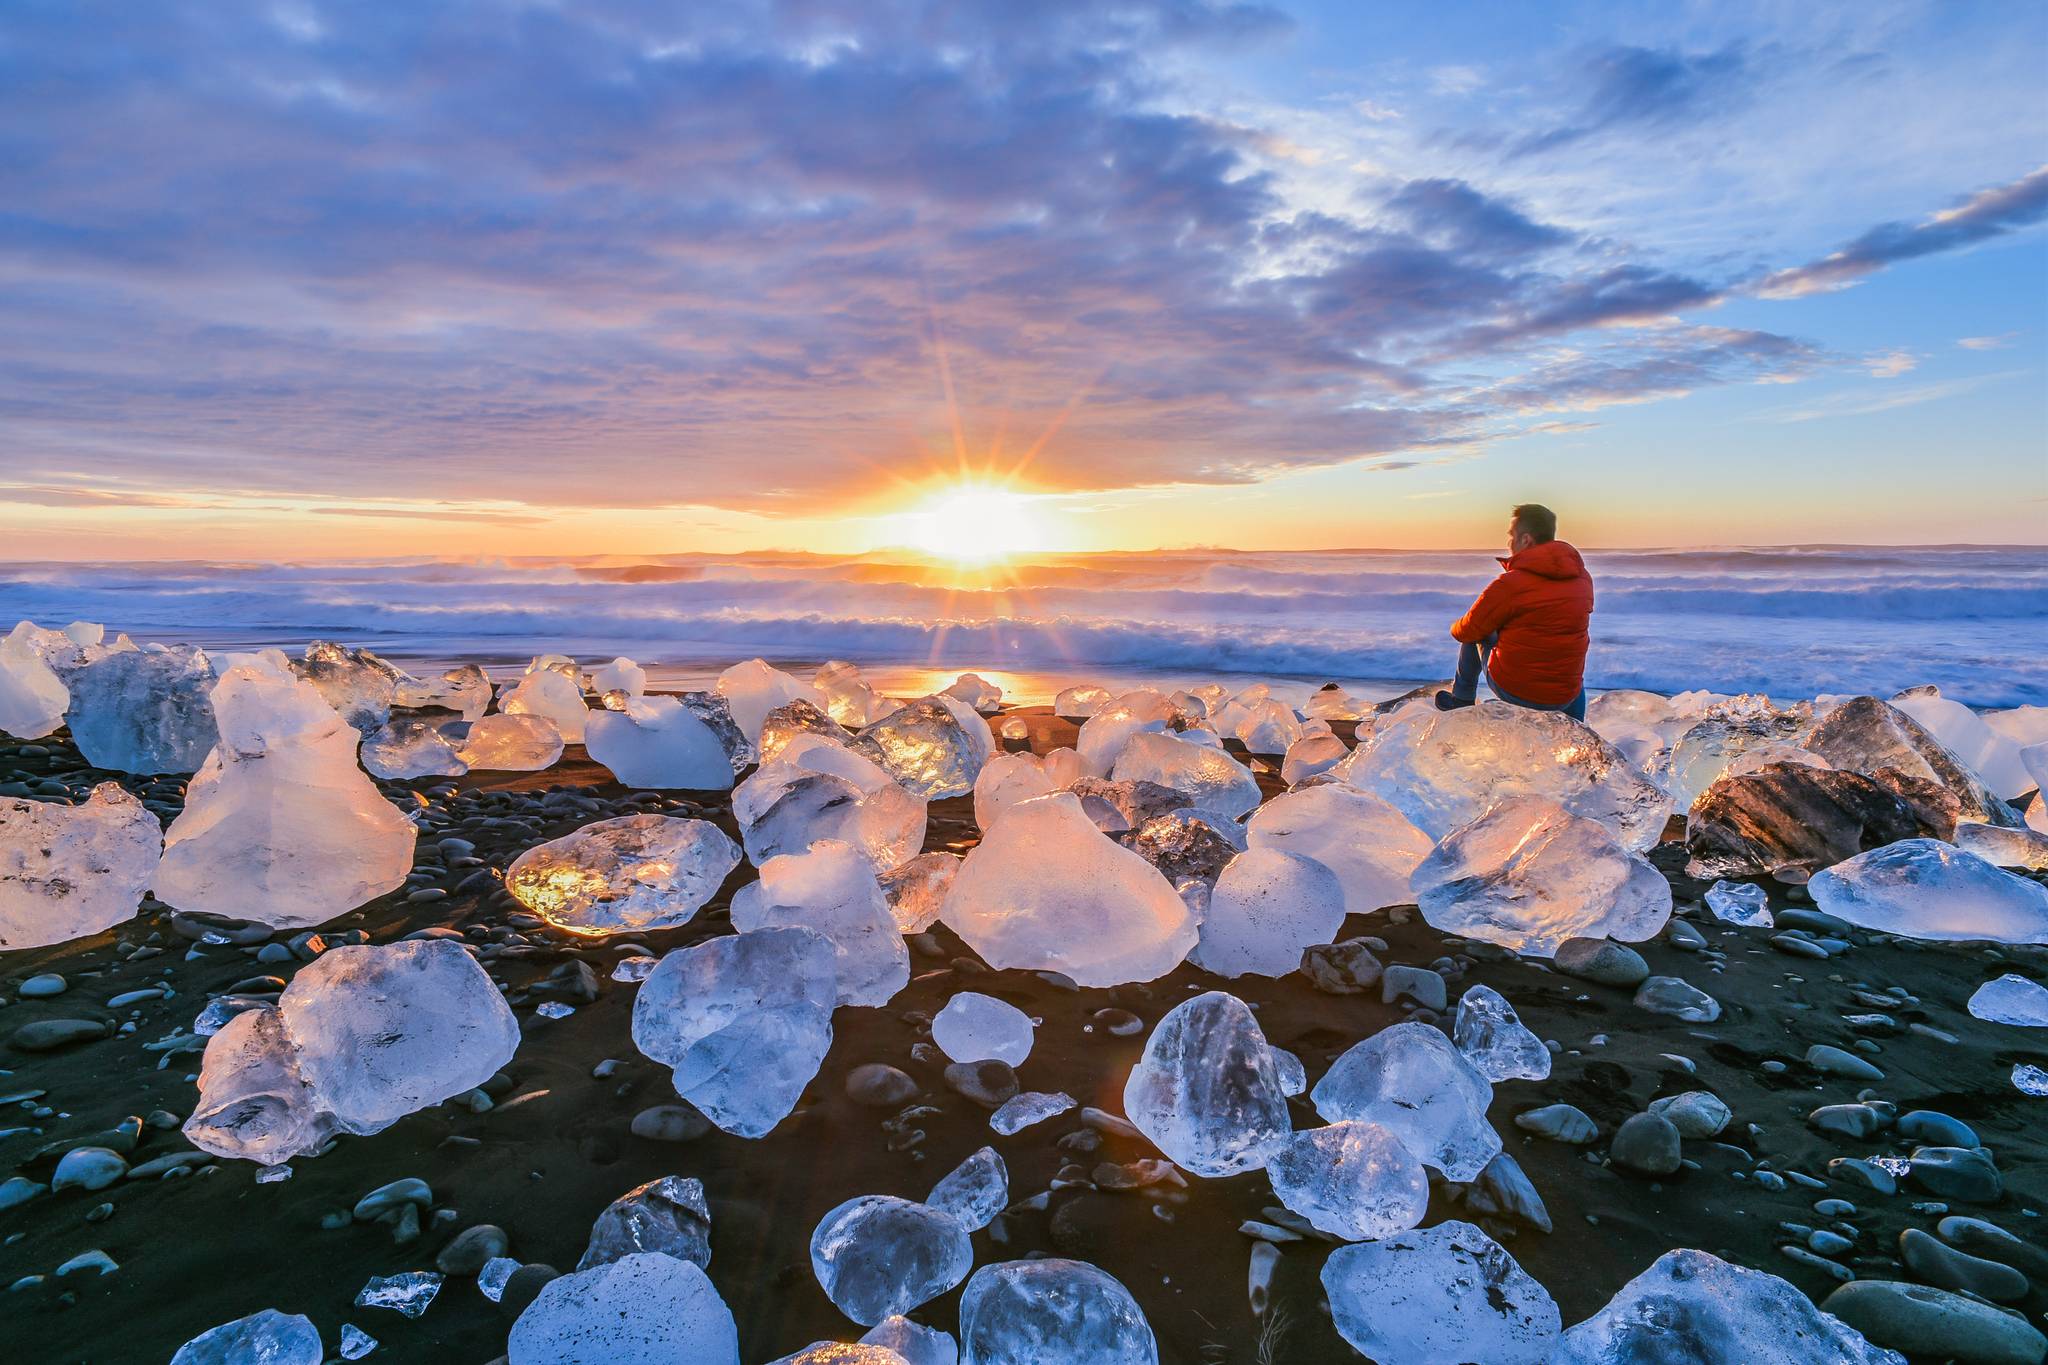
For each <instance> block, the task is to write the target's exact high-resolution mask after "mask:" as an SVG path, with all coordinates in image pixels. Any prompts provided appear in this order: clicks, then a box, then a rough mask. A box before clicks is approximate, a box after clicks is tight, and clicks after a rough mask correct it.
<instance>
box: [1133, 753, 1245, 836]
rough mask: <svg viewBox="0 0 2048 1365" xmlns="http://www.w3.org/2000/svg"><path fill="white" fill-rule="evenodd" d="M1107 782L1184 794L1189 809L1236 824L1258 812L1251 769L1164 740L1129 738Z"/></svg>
mask: <svg viewBox="0 0 2048 1365" xmlns="http://www.w3.org/2000/svg"><path fill="white" fill-rule="evenodd" d="M1110 777H1111V779H1112V780H1114V781H1118V782H1156V783H1158V784H1159V785H1160V786H1162V787H1171V788H1173V789H1174V790H1175V791H1178V792H1182V793H1184V794H1185V795H1186V796H1187V798H1188V804H1189V805H1191V806H1199V807H1200V808H1201V809H1203V810H1213V811H1217V812H1220V813H1222V814H1224V815H1227V816H1230V817H1231V818H1232V819H1236V818H1238V817H1240V816H1242V815H1245V814H1246V813H1248V812H1249V811H1251V810H1253V809H1255V808H1257V806H1258V804H1259V780H1258V779H1257V778H1256V777H1253V776H1252V773H1251V769H1249V768H1247V767H1245V766H1244V764H1242V763H1239V762H1238V761H1237V760H1236V759H1234V758H1232V757H1231V756H1230V755H1229V754H1227V753H1224V752H1223V751H1222V750H1221V749H1212V748H1210V747H1208V746H1207V745H1205V744H1190V743H1189V742H1188V741H1186V740H1184V739H1176V738H1175V737H1174V736H1172V735H1166V734H1149V733H1147V734H1137V735H1133V736H1131V739H1130V742H1129V743H1128V744H1126V745H1124V747H1123V749H1122V750H1121V751H1120V752H1119V753H1118V754H1117V757H1116V764H1115V766H1114V768H1112V770H1111V772H1110Z"/></svg>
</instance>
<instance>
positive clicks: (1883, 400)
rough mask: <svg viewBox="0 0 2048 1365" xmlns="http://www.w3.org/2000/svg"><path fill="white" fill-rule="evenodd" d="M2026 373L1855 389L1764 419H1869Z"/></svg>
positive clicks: (1763, 415)
mask: <svg viewBox="0 0 2048 1365" xmlns="http://www.w3.org/2000/svg"><path fill="white" fill-rule="evenodd" d="M2025 373H2027V372H2026V371H2024V370H2006V371H2003V372H2001V373H1998V374H1979V375H1970V376H1968V377H1966V378H1962V379H1945V380H1941V381H1938V382H1936V383H1931V384H1917V385H1914V386H1912V387H1910V388H1900V387H1887V388H1884V389H1881V390H1878V391H1875V392H1872V391H1870V390H1852V391H1849V392H1845V393H1832V394H1828V395H1826V396H1824V397H1821V398H1817V399H1815V400H1813V401H1812V402H1809V403H1803V404H1799V405H1797V406H1794V407H1787V408H1778V409H1776V410H1774V411H1771V412H1767V413H1763V414H1761V416H1762V418H1763V419H1764V420H1766V421H1772V422H1816V421H1820V420H1823V419H1825V418H1831V417H1867V416H1869V415H1870V414H1872V413H1879V412H1892V411H1895V410H1897V409H1899V408H1910V407H1917V406H1919V405H1920V404H1922V403H1933V402H1938V401H1940V400H1941V399H1944V398H1955V397H1957V396H1959V395H1961V394H1966V393H1972V392H1974V391H1976V390H1977V389H1981V388H1983V387H1984V386H1985V385H1987V384H1993V383H1996V382H1998V381H1999V380H2002V379H2011V378H2013V377H2015V376H2017V375H2021V374H2025Z"/></svg>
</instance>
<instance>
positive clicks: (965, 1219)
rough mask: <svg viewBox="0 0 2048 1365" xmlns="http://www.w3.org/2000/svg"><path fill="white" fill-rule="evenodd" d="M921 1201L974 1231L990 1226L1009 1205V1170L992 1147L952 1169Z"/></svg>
mask: <svg viewBox="0 0 2048 1365" xmlns="http://www.w3.org/2000/svg"><path fill="white" fill-rule="evenodd" d="M924 1202H925V1203H927V1204H929V1205H931V1206H932V1207H933V1208H935V1209H939V1210H942V1211H944V1212H946V1213H950V1214H952V1215H953V1216H954V1217H955V1218H958V1219H959V1220H960V1222H961V1223H962V1224H963V1225H965V1227H966V1228H967V1230H968V1231H969V1232H975V1231H978V1230H980V1229H981V1228H985V1227H987V1226H988V1225H989V1223H990V1221H991V1220H993V1219H994V1218H995V1216H996V1215H997V1214H999V1213H1001V1212H1002V1211H1003V1209H1004V1207H1005V1206H1006V1205H1008V1204H1009V1202H1010V1171H1009V1168H1008V1167H1007V1166H1005V1165H1003V1159H1002V1157H1000V1156H998V1155H996V1149H995V1148H993V1147H983V1148H982V1149H981V1150H980V1151H978V1152H976V1153H975V1154H974V1155H972V1156H970V1157H968V1158H967V1160H965V1161H963V1162H961V1163H960V1164H959V1165H958V1166H955V1167H954V1168H953V1169H952V1170H951V1171H950V1172H948V1173H947V1174H946V1176H945V1177H944V1178H943V1179H941V1180H940V1181H939V1183H938V1184H936V1185H934V1186H932V1192H931V1193H930V1194H928V1195H926V1196H925V1197H924Z"/></svg>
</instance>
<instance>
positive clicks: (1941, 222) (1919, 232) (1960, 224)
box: [1757, 166, 2048, 299]
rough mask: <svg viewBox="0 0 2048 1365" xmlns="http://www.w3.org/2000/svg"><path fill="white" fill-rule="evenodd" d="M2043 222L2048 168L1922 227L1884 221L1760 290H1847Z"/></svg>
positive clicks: (1785, 294)
mask: <svg viewBox="0 0 2048 1365" xmlns="http://www.w3.org/2000/svg"><path fill="white" fill-rule="evenodd" d="M2043 218H2048V166H2043V167H2041V168H2040V169H2039V170H2036V171H2033V172H2032V173H2030V174H2028V175H2024V176H2021V177H2020V178H2019V179H2018V180H2013V181H2009V182H2007V183H2006V184H2003V185H1994V186H1992V187H1991V188H1989V189H1984V190H1979V191H1977V192H1976V193H1975V194H1973V195H1970V196H1969V197H1967V198H1965V199H1963V200H1961V201H1959V202H1958V203H1957V204H1955V205H1954V206H1953V207H1951V208H1946V209H1943V210H1942V211H1941V212H1939V213H1936V214H1934V215H1933V216H1932V217H1929V218H1925V219H1922V220H1921V221H1920V222H1918V223H1903V222H1893V223H1881V224H1879V225H1878V226H1876V227H1874V228H1872V229H1870V231H1868V232H1866V233H1864V234H1863V235H1862V236H1860V237H1858V238H1856V240H1854V241H1852V242H1850V243H1849V244H1848V245H1846V246H1844V247H1841V248H1839V249H1838V250H1835V251H1832V252H1830V253H1828V254H1827V255H1826V256H1823V257H1821V258H1820V259H1819V260H1817V261H1813V262H1811V263H1809V264H1807V265H1803V266H1799V267H1796V268H1794V269H1791V270H1781V271H1778V272H1777V273H1776V274H1773V275H1770V276H1767V277H1766V278H1765V279H1764V281H1763V283H1762V284H1761V285H1760V286H1759V287H1758V289H1757V292H1758V293H1760V294H1762V295H1763V296H1764V297H1765V298H1778V299H1785V298H1798V297H1800V296H1802V295H1806V294H1818V293H1826V292H1829V291H1832V290H1836V289H1846V288H1848V287H1849V286H1850V285H1852V284H1855V283H1856V282H1857V281H1858V280H1860V279H1862V278H1863V277H1864V276H1866V275H1869V274H1872V273H1874V272H1876V271H1879V270H1882V269H1884V268H1885V267H1886V266H1888V265H1895V264H1897V263H1898V262H1900V261H1910V260H1913V259H1915V258H1917V257H1920V256H1931V255H1933V254H1935V253H1936V252H1941V251H1955V250H1959V249H1961V248H1963V247H1967V246H1975V245H1976V244H1977V243H1979V242H1984V241H1989V240H1991V239H1992V238H1994V237H2003V236H2005V235H2006V234H2008V233H2011V232H2015V231H2017V230H2019V229H2020V228H2023V227H2027V226H2029V225H2031V224H2034V223H2038V222H2040V221H2041V220H2042V219H2043Z"/></svg>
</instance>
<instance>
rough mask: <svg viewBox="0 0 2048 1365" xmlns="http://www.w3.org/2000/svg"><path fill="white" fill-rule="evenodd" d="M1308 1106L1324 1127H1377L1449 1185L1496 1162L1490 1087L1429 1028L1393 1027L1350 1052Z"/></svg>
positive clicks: (1496, 1136)
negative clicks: (1355, 1123) (1349, 1123)
mask: <svg viewBox="0 0 2048 1365" xmlns="http://www.w3.org/2000/svg"><path fill="white" fill-rule="evenodd" d="M1309 1098H1310V1099H1311V1100H1313V1101H1314V1102H1315V1106H1316V1112H1317V1113H1318V1114H1321V1115H1322V1116H1323V1118H1324V1120H1325V1121H1327V1122H1330V1123H1339V1122H1342V1121H1344V1120H1346V1119H1364V1120H1366V1121H1368V1122H1372V1123H1377V1124H1379V1125H1380V1126H1381V1127H1383V1128H1385V1129H1387V1130H1388V1131H1389V1132H1391V1133H1393V1134H1394V1136H1396V1137H1398V1138H1400V1139H1401V1141H1402V1143H1403V1144H1404V1145H1405V1146H1406V1147H1407V1148H1408V1150H1409V1151H1411V1152H1413V1153H1414V1154H1415V1155H1416V1157H1417V1158H1418V1159H1419V1160H1420V1161H1421V1162H1422V1163H1423V1164H1424V1165H1427V1166H1434V1167H1436V1168H1437V1169H1438V1170H1440V1171H1442V1172H1443V1173H1444V1174H1445V1175H1446V1176H1448V1177H1449V1178H1450V1179H1452V1180H1457V1181H1469V1180H1473V1179H1476V1178H1477V1177H1478V1175H1479V1173H1480V1172H1481V1171H1483V1170H1485V1169H1486V1165H1487V1163H1488V1162H1490V1161H1492V1160H1493V1159H1494V1157H1496V1156H1498V1155H1499V1154H1500V1134H1498V1133H1496V1132H1494V1131H1493V1126H1492V1125H1491V1124H1489V1123H1488V1122H1487V1121H1486V1107H1487V1105H1489V1104H1490V1103H1492V1102H1493V1084H1492V1083H1491V1082H1490V1081H1488V1080H1487V1079H1486V1077H1485V1076H1483V1075H1481V1074H1480V1073H1479V1072H1478V1071H1477V1070H1476V1069H1475V1068H1474V1067H1473V1065H1472V1063H1470V1062H1469V1061H1467V1060H1465V1055H1464V1054H1463V1053H1461V1052H1459V1051H1458V1049H1457V1048H1456V1047H1455V1046H1453V1045H1452V1043H1451V1040H1450V1039H1448V1038H1446V1037H1444V1035H1443V1034H1442V1033H1440V1032H1438V1031H1437V1030H1436V1029H1433V1028H1431V1027H1430V1026H1429V1025H1427V1024H1418V1023H1415V1022H1414V1021H1412V1020H1411V1021H1409V1022H1408V1023H1405V1024H1395V1025H1393V1026H1392V1027H1391V1028H1386V1029H1382V1030H1381V1031H1380V1032H1378V1033H1376V1034H1374V1035H1373V1036H1372V1037H1370V1038H1367V1039H1365V1040H1364V1041H1362V1042H1360V1043H1357V1044H1354V1045H1353V1046H1352V1047H1351V1049H1350V1050H1349V1051H1347V1052H1345V1053H1344V1055H1343V1056H1341V1057H1339V1058H1338V1059H1337V1060H1336V1061H1334V1062H1332V1063H1331V1064H1330V1069H1329V1070H1328V1071H1327V1072H1325V1073H1324V1074H1323V1078H1322V1080H1320V1081H1318V1082H1316V1088H1315V1089H1314V1090H1312V1091H1310V1092H1309Z"/></svg>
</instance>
